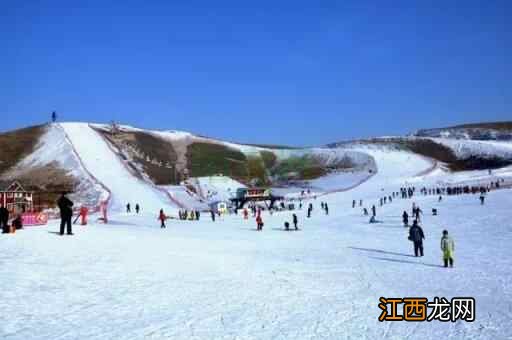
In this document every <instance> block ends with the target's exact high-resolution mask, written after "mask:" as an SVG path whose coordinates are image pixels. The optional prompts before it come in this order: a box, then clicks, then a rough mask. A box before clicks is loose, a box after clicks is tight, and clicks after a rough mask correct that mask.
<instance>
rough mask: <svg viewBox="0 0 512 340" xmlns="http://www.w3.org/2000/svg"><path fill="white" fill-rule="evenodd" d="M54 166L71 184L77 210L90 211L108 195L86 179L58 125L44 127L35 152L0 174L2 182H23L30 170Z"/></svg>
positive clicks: (88, 176) (86, 175) (87, 174)
mask: <svg viewBox="0 0 512 340" xmlns="http://www.w3.org/2000/svg"><path fill="white" fill-rule="evenodd" d="M48 166H50V167H52V166H55V167H57V168H58V169H62V170H64V172H65V174H66V175H67V176H70V178H71V179H72V180H73V181H74V182H75V188H74V191H75V193H74V194H73V195H72V198H73V199H74V200H75V203H76V205H77V206H80V205H85V206H88V207H90V208H94V207H95V206H96V205H97V203H98V202H99V201H102V200H105V199H107V197H108V195H109V194H108V192H106V191H105V190H104V188H103V187H102V186H101V185H100V184H99V183H97V182H96V181H95V179H94V178H93V177H91V176H90V175H89V173H88V172H87V170H86V169H84V168H83V166H82V164H81V163H80V159H79V157H78V155H77V154H76V153H75V151H74V150H73V147H72V145H71V144H70V143H69V140H68V139H67V138H66V134H65V132H64V130H63V129H62V128H61V127H60V126H59V125H48V126H46V128H45V133H44V134H43V135H42V136H41V138H40V140H39V142H38V144H37V146H36V148H35V150H34V151H33V152H32V153H31V154H29V155H28V156H27V157H25V158H24V159H23V160H22V161H21V162H20V163H18V164H17V165H16V166H15V167H14V168H12V169H10V171H9V172H7V173H6V174H4V177H5V178H23V177H24V176H25V175H26V174H27V175H30V174H32V173H33V170H34V169H38V168H43V169H45V168H44V167H48ZM46 180H47V181H48V180H51V181H52V183H50V184H55V183H59V179H58V178H47V179H46Z"/></svg>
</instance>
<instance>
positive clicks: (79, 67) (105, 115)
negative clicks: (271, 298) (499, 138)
mask: <svg viewBox="0 0 512 340" xmlns="http://www.w3.org/2000/svg"><path fill="white" fill-rule="evenodd" d="M511 17H512V1H510V0H508V1H492V0H488V1H471V0H463V1H451V0H446V1H411V0H408V1H363V0H353V1H350V0H345V1H330V0H325V1H324V0H322V1H296V0H293V1H291V0H282V1H277V0H273V1H234V0H233V1H212V0H210V1H194V0H186V1H172V0H168V1H130V0H124V1H69V0H66V1H35V0H34V1H23V0H19V1H2V2H1V3H0V44H1V49H0V50H1V53H0V114H1V115H2V117H3V118H2V119H1V123H0V130H2V131H3V130H8V129H13V128H17V127H22V126H26V125H30V124H34V123H38V122H42V121H45V120H48V119H49V114H50V112H51V111H52V110H56V111H57V112H58V113H59V114H60V117H61V118H62V119H63V120H66V121H76V120H80V121H92V122H108V121H110V120H116V121H119V122H121V123H126V124H132V125H136V126H139V127H145V128H158V129H181V130H187V131H191V132H195V133H199V134H203V135H207V136H213V137H219V138H224V139H228V140H234V141H240V142H261V143H279V144H292V145H315V144H323V143H328V142H334V141H339V140H343V139H350V138H357V137H367V136H377V135H390V134H403V133H407V132H411V131H413V130H415V129H416V128H421V127H438V126H445V125H451V124H456V123H464V122H477V121H495V120H512V110H511V108H512V83H511V79H512V78H511V76H512V72H511V71H512V66H511V64H512V51H511V48H512V39H511V38H512V20H511V19H510V18H511Z"/></svg>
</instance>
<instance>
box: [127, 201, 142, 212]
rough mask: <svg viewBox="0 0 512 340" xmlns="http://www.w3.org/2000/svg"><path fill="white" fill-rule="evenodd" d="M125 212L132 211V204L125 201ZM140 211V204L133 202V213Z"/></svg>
mask: <svg viewBox="0 0 512 340" xmlns="http://www.w3.org/2000/svg"><path fill="white" fill-rule="evenodd" d="M126 212H127V213H131V212H132V205H131V204H130V203H127V204H126ZM139 212H140V205H139V203H136V204H135V213H137V214H138V213H139Z"/></svg>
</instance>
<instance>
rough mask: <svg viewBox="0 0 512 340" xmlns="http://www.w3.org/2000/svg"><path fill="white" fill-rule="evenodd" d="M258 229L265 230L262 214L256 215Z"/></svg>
mask: <svg viewBox="0 0 512 340" xmlns="http://www.w3.org/2000/svg"><path fill="white" fill-rule="evenodd" d="M256 229H257V230H259V231H261V230H263V219H262V218H261V216H258V217H256Z"/></svg>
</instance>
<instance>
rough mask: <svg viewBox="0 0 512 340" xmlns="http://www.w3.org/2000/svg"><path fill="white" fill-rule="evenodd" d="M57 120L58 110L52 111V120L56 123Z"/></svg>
mask: <svg viewBox="0 0 512 340" xmlns="http://www.w3.org/2000/svg"><path fill="white" fill-rule="evenodd" d="M56 121H57V112H55V111H53V112H52V122H53V123H55V122H56Z"/></svg>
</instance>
